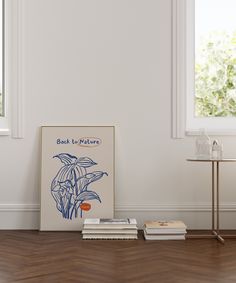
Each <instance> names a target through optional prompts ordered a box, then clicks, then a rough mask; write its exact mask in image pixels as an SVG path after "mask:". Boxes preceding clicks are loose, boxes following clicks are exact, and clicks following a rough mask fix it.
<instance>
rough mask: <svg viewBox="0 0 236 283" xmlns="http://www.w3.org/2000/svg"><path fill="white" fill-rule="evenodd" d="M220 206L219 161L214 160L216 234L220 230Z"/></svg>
mask: <svg viewBox="0 0 236 283" xmlns="http://www.w3.org/2000/svg"><path fill="white" fill-rule="evenodd" d="M219 212H220V208H219V161H217V162H216V214H217V215H216V218H217V223H216V229H217V234H219V230H220V213H219Z"/></svg>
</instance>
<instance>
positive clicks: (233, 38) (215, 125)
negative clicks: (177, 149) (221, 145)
mask: <svg viewBox="0 0 236 283" xmlns="http://www.w3.org/2000/svg"><path fill="white" fill-rule="evenodd" d="M235 10H236V1H235V0H195V1H194V0H173V136H174V137H177V138H178V137H183V136H184V133H187V134H194V133H196V131H198V129H199V128H205V129H206V130H207V131H208V132H209V133H214V134H235V133H236V17H235V15H234V11H235Z"/></svg>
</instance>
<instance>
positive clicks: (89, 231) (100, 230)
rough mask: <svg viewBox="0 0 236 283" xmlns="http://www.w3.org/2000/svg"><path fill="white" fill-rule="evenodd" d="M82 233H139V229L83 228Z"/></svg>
mask: <svg viewBox="0 0 236 283" xmlns="http://www.w3.org/2000/svg"><path fill="white" fill-rule="evenodd" d="M82 234H83V235H84V234H123V235H124V234H126V235H127V234H132V235H137V234H138V230H137V229H133V230H132V229H115V230H114V229H107V230H106V229H83V231H82Z"/></svg>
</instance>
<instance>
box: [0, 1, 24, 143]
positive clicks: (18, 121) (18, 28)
mask: <svg viewBox="0 0 236 283" xmlns="http://www.w3.org/2000/svg"><path fill="white" fill-rule="evenodd" d="M4 8H5V13H4V20H5V21H4V35H5V37H4V43H3V44H4V76H3V77H4V86H5V87H4V93H5V94H4V95H5V98H4V99H5V117H0V136H4V135H11V137H13V138H23V137H24V129H23V88H22V77H23V68H22V61H23V52H22V50H23V47H22V42H23V38H22V37H23V32H22V31H23V22H22V19H23V15H22V13H23V0H4Z"/></svg>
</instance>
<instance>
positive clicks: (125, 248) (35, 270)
mask: <svg viewBox="0 0 236 283" xmlns="http://www.w3.org/2000/svg"><path fill="white" fill-rule="evenodd" d="M14 282H23V283H36V282H37V283H38V282H45V283H54V282H57V283H67V282H68V283H70V282H78V283H156V282H159V283H198V282H199V283H208V282H218V283H225V282H226V283H228V282H229V283H230V282H232V283H235V282H236V239H227V240H226V243H225V245H222V244H220V243H219V242H217V241H216V240H214V239H197V240H196V239H188V240H186V241H144V240H143V238H142V235H141V234H140V235H139V240H137V241H128V240H126V241H101V240H100V241H83V240H81V235H80V234H79V233H77V232H37V231H0V283H14Z"/></svg>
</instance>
